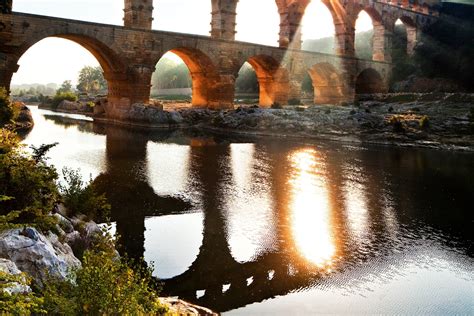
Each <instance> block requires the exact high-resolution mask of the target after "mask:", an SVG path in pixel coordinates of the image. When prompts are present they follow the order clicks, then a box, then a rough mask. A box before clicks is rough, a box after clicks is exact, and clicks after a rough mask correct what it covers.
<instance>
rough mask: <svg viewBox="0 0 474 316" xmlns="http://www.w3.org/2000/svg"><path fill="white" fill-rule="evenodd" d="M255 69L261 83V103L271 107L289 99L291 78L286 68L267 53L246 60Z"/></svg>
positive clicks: (263, 105)
mask: <svg viewBox="0 0 474 316" xmlns="http://www.w3.org/2000/svg"><path fill="white" fill-rule="evenodd" d="M246 62H248V63H249V64H250V65H251V66H252V68H253V69H254V70H255V73H256V75H257V79H258V84H259V104H260V106H262V107H270V106H272V105H273V104H274V103H280V104H282V103H283V104H285V103H286V102H287V101H288V92H289V79H288V72H287V71H286V69H284V68H282V67H280V63H279V62H278V61H277V60H276V59H275V58H273V57H271V56H267V55H255V56H252V57H250V58H248V59H247V60H246Z"/></svg>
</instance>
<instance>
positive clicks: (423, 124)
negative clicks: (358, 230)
mask: <svg viewBox="0 0 474 316" xmlns="http://www.w3.org/2000/svg"><path fill="white" fill-rule="evenodd" d="M429 127H430V118H429V117H428V116H426V115H425V116H423V117H422V118H421V119H420V128H421V129H428V128H429Z"/></svg>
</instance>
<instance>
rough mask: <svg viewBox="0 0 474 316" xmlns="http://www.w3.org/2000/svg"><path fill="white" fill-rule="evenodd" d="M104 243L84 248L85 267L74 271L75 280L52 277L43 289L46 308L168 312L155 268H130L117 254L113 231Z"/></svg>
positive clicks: (84, 311)
mask: <svg viewBox="0 0 474 316" xmlns="http://www.w3.org/2000/svg"><path fill="white" fill-rule="evenodd" d="M108 236H109V237H105V240H104V241H103V245H102V246H100V245H99V246H97V247H96V248H95V249H94V250H88V251H86V252H85V254H84V257H83V262H82V268H80V269H79V270H77V271H75V272H74V273H72V275H71V279H74V280H75V282H67V281H57V280H52V281H50V282H47V283H46V286H45V289H44V291H43V296H44V305H43V308H44V309H45V310H46V311H47V312H48V313H50V314H64V315H84V314H90V315H157V314H164V313H166V312H167V310H166V308H165V307H163V306H162V305H161V304H160V302H159V300H158V294H157V293H158V291H159V288H158V286H156V285H155V284H154V280H153V278H152V269H151V268H145V267H144V266H143V265H142V266H138V267H135V269H132V268H131V265H130V264H129V263H127V262H126V260H125V259H123V258H117V256H116V254H115V251H114V248H113V247H104V245H110V244H111V242H110V235H108Z"/></svg>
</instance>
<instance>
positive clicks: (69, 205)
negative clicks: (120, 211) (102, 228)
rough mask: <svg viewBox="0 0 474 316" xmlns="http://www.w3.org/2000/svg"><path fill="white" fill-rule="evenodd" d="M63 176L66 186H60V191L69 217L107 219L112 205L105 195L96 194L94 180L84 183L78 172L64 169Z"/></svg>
mask: <svg viewBox="0 0 474 316" xmlns="http://www.w3.org/2000/svg"><path fill="white" fill-rule="evenodd" d="M62 174H63V179H64V182H65V183H66V184H65V185H63V184H59V189H60V191H61V194H62V197H63V202H64V206H65V207H66V209H67V210H68V211H69V214H68V215H69V216H74V215H78V214H84V215H86V216H87V217H88V218H89V219H98V218H99V219H105V218H106V217H107V216H108V214H109V212H110V204H108V203H107V199H106V197H105V195H104V194H102V195H98V194H97V193H96V191H95V188H94V184H93V183H92V180H90V181H89V182H88V183H84V181H82V178H81V175H80V174H79V172H78V171H77V170H71V169H68V168H64V169H63V171H62Z"/></svg>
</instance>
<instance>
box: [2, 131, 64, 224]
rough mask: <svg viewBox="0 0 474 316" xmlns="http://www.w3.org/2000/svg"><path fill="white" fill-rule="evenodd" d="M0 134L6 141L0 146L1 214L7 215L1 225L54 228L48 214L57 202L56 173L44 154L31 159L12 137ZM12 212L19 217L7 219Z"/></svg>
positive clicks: (3, 133)
mask: <svg viewBox="0 0 474 316" xmlns="http://www.w3.org/2000/svg"><path fill="white" fill-rule="evenodd" d="M0 135H2V136H0V137H2V139H6V141H7V145H2V147H0V196H3V197H4V198H3V199H2V202H1V203H0V215H7V217H3V219H2V220H3V224H5V225H6V224H7V223H9V224H29V225H32V226H35V227H37V228H38V229H40V230H43V231H47V230H50V229H52V228H54V226H55V224H56V220H55V218H54V217H52V216H50V215H49V213H50V212H51V210H52V209H53V207H54V205H55V204H56V203H57V201H58V200H59V192H58V189H57V187H56V183H55V181H56V180H57V177H58V175H57V173H56V170H55V169H54V168H52V167H50V166H48V165H47V164H46V163H45V161H44V160H43V158H44V154H45V152H44V153H43V155H42V156H38V157H37V160H35V159H31V158H29V157H27V156H26V155H25V154H24V153H23V152H22V151H21V150H20V149H19V145H18V143H17V141H16V140H14V139H13V138H12V136H11V134H8V133H6V132H5V131H2V133H0ZM5 197H9V198H8V199H5ZM11 212H18V214H17V215H18V216H16V217H14V218H12V217H8V216H11V215H12V214H11ZM14 214H15V213H14Z"/></svg>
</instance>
